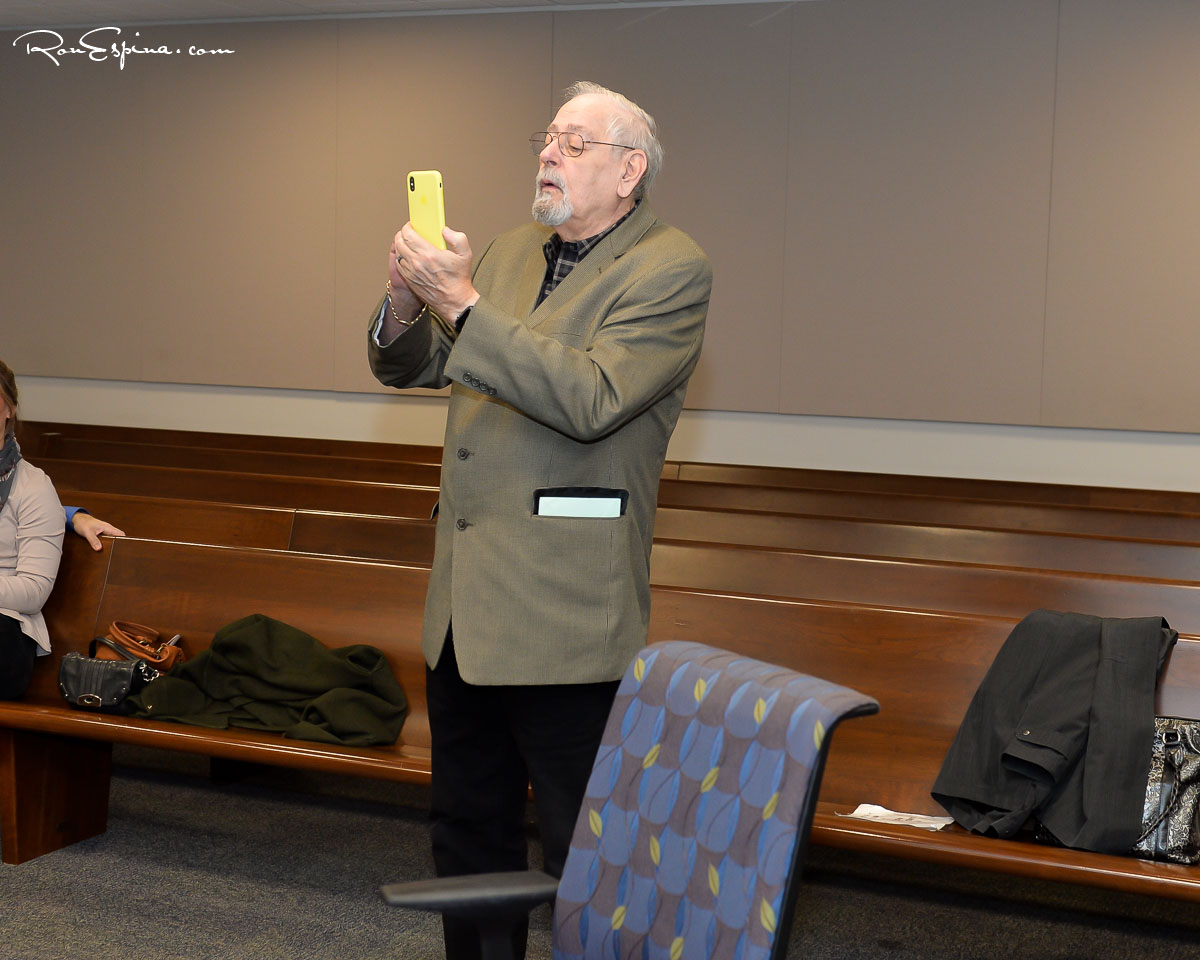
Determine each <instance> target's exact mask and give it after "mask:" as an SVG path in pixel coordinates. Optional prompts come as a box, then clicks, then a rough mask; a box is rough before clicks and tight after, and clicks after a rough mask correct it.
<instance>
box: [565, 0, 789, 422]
mask: <svg viewBox="0 0 1200 960" xmlns="http://www.w3.org/2000/svg"><path fill="white" fill-rule="evenodd" d="M802 6H803V5H802ZM791 16H792V13H791V10H790V8H789V7H786V6H781V5H779V4H762V5H758V4H754V5H738V6H729V7H714V6H699V7H696V8H692V9H685V8H681V7H671V8H666V9H658V10H646V9H632V10H620V11H606V12H597V13H590V12H579V13H560V14H556V15H555V18H554V91H555V94H556V97H557V96H558V95H559V94H561V91H562V89H563V88H564V87H565V86H567V85H568V84H570V83H571V82H572V81H574V80H594V81H596V82H598V83H602V84H604V85H605V86H609V87H612V88H614V89H616V90H619V91H621V92H622V93H625V94H626V95H628V96H630V97H632V98H633V99H634V100H636V101H638V102H639V103H641V105H642V106H643V107H645V108H646V109H647V110H649V111H650V113H652V114H653V115H654V117H655V119H656V120H657V121H658V124H659V133H660V135H661V138H662V141H663V146H664V148H665V150H666V163H665V165H664V167H663V174H662V178H661V180H659V181H658V182H657V183H656V184H655V186H654V189H653V191H652V194H651V196H650V201H651V203H652V204H653V205H654V209H655V210H656V212H657V213H658V214H659V215H660V216H661V217H662V218H663V219H664V220H666V221H667V222H669V223H671V224H673V225H674V226H677V227H679V228H681V229H683V230H685V231H687V232H688V233H689V234H691V235H692V237H694V238H695V240H696V241H697V242H698V243H699V244H700V246H702V247H703V248H704V250H705V251H706V252H707V253H708V255H709V257H710V258H711V259H712V262H713V274H714V280H713V296H712V302H711V304H710V308H709V318H708V328H707V331H706V333H705V344H704V352H703V355H702V357H701V361H700V366H699V367H698V368H697V370H696V373H695V375H694V376H693V377H692V382H691V385H690V387H689V390H688V396H687V405H688V406H689V407H694V408H704V409H722V410H768V411H775V410H778V408H779V363H778V348H779V338H780V315H781V302H780V298H781V294H782V290H781V279H780V278H781V276H782V274H783V272H784V261H783V239H784V203H783V199H784V197H785V195H786V177H785V174H786V169H787V148H788V144H787V123H786V117H787V58H788V42H789V30H788V27H789V24H790V22H791ZM557 102H558V101H557V99H556V101H555V104H556V105H557Z"/></svg>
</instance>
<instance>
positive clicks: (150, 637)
mask: <svg viewBox="0 0 1200 960" xmlns="http://www.w3.org/2000/svg"><path fill="white" fill-rule="evenodd" d="M108 632H109V635H110V636H111V637H112V638H113V639H114V640H116V641H118V642H122V641H123V642H125V643H128V644H131V645H136V646H140V647H150V648H151V649H154V648H155V646H156V645H157V644H158V637H159V633H158V631H157V630H155V629H154V628H153V627H147V626H145V625H144V624H141V623H134V622H133V621H132V620H114V621H113V622H112V624H111V625H110V626H109V628H108Z"/></svg>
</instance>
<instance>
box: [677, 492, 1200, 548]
mask: <svg viewBox="0 0 1200 960" xmlns="http://www.w3.org/2000/svg"><path fill="white" fill-rule="evenodd" d="M658 504H659V506H660V507H663V506H669V507H708V508H718V509H737V510H747V511H753V512H758V513H777V514H792V515H802V516H820V517H841V518H847V519H859V520H886V521H892V522H899V523H920V524H935V525H938V526H948V527H973V528H977V529H984V530H1016V531H1031V532H1041V533H1070V534H1077V535H1086V536H1098V537H1126V538H1132V539H1139V540H1156V541H1162V542H1166V543H1197V542H1200V540H1197V538H1198V537H1200V515H1196V514H1189V513H1176V512H1171V511H1149V510H1130V509H1122V508H1117V507H1088V506H1072V505H1069V504H1025V503H1004V502H999V501H988V500H971V499H964V498H957V497H938V496H923V495H917V494H907V493H869V492H866V493H864V492H844V491H827V490H804V489H795V488H789V487H761V486H754V485H749V484H727V483H706V482H698V481H689V480H669V479H667V480H663V481H661V483H660V484H659V488H658Z"/></svg>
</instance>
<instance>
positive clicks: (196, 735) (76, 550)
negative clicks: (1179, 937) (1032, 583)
mask: <svg viewBox="0 0 1200 960" xmlns="http://www.w3.org/2000/svg"><path fill="white" fill-rule="evenodd" d="M109 547H110V549H107V550H106V551H105V552H104V553H100V554H97V553H93V552H91V551H89V550H87V549H86V545H84V544H83V543H82V541H78V542H69V543H68V546H67V550H66V555H65V562H64V569H63V573H62V579H61V581H60V586H66V587H67V588H69V589H67V590H65V591H59V590H56V592H55V596H54V597H53V598H52V602H51V604H50V605H49V606H48V608H47V611H46V613H47V618H48V620H49V622H50V624H51V628H52V631H53V634H54V637H55V645H56V650H55V654H54V655H53V656H52V657H48V658H43V660H42V661H41V662H39V664H38V666H37V670H36V675H35V681H34V686H33V689H32V690H31V691H30V693H29V695H28V696H27V697H26V698H25V699H24V700H22V701H16V702H10V703H3V704H0V813H2V817H3V819H2V820H0V835H2V837H3V845H4V860H5V861H6V862H10V863H18V862H22V861H24V860H28V859H30V858H32V857H35V856H39V855H41V854H42V853H45V852H48V851H50V850H53V849H57V848H58V847H60V846H63V845H65V844H68V843H72V842H75V841H77V840H80V839H83V838H85V837H87V836H93V835H95V834H97V833H99V832H101V831H103V829H104V823H105V817H106V810H107V796H108V785H109V773H110V762H111V759H110V757H111V753H110V751H111V744H112V743H114V742H116V743H130V744H137V745H143V746H155V747H163V748H167V749H175V750H182V751H186V752H191V753H196V754H202V755H207V756H211V757H216V758H222V759H230V760H239V761H250V762H258V763H266V764H273V765H278V766H287V767H298V768H303V769H312V770H322V771H332V772H339V773H347V774H354V775H360V776H367V777H373V778H380V779H392V780H415V781H421V780H424V779H426V778H427V777H428V772H429V740H428V718H427V715H426V714H425V709H424V695H423V671H424V665H423V661H422V660H421V657H420V652H419V647H418V643H417V637H418V636H419V625H420V618H421V612H422V605H423V594H424V588H425V577H426V572H425V571H424V570H421V569H419V568H413V567H406V566H403V565H398V564H385V563H364V562H361V561H353V560H347V559H339V558H331V557H313V556H308V555H304V554H297V553H288V552H284V551H270V550H255V549H247V548H230V547H213V546H200V545H194V544H174V543H164V542H158V541H139V540H135V539H129V540H124V541H121V540H118V541H113V542H111V543H110V545H109ZM653 593H654V602H653V612H652V623H651V629H650V639H651V640H666V639H687V640H697V641H701V642H704V643H709V644H712V645H715V646H720V647H725V648H727V649H732V650H737V651H740V652H743V653H746V654H748V655H751V656H756V657H760V658H762V659H766V660H770V661H774V662H778V663H782V664H784V665H787V666H791V667H794V668H796V669H799V670H803V671H806V672H810V673H814V674H817V675H819V676H824V677H827V678H829V679H831V680H834V681H836V682H839V683H844V684H847V685H851V686H854V687H855V688H857V689H860V690H863V691H864V692H867V693H870V694H871V695H873V696H875V697H877V698H878V699H879V700H880V702H881V704H882V712H881V713H880V715H879V716H878V717H873V718H870V719H868V720H865V721H862V722H860V723H858V724H852V725H848V726H847V728H846V729H845V730H843V731H841V732H840V733H839V735H838V738H837V740H836V742H835V743H834V747H833V750H832V753H831V755H830V759H829V766H828V767H827V770H826V773H825V779H824V783H823V787H822V792H821V803H820V809H819V813H818V816H817V819H816V822H815V824H814V828H813V834H812V838H813V841H814V842H816V843H823V844H830V845H835V846H843V847H850V848H853V849H857V850H861V851H866V852H872V853H881V854H888V855H894V856H903V857H912V858H916V859H922V860H930V861H933V862H938V863H945V864H949V865H956V866H964V867H976V868H982V869H988V870H996V871H1002V872H1007V873H1012V874H1016V875H1025V876H1037V877H1043V878H1050V879H1057V880H1063V881H1067V882H1073V883H1083V884H1090V885H1096V886H1104V887H1112V888H1116V889H1121V890H1126V891H1132V892H1140V893H1146V894H1153V895H1161V896H1169V897H1174V898H1179V899H1190V900H1200V870H1197V869H1196V868H1189V867H1180V866H1177V865H1171V864H1164V863H1153V862H1148V861H1142V860H1137V859H1134V858H1125V857H1113V856H1105V855H1100V854H1092V853H1086V852H1077V851H1069V850H1061V849H1057V848H1050V847H1045V846H1040V845H1037V844H1034V843H1029V842H1024V841H1002V840H991V839H987V838H981V837H975V836H971V835H969V834H966V833H964V832H963V831H961V830H958V829H957V828H954V829H951V830H948V831H943V832H940V833H936V834H931V833H926V832H924V831H918V830H915V829H904V828H898V827H887V826H882V825H878V824H872V823H868V822H865V821H855V820H847V819H845V818H842V817H839V816H837V814H838V813H844V812H848V811H849V810H851V809H853V807H854V806H856V805H857V804H858V803H861V802H871V803H879V804H882V805H884V806H887V807H890V808H892V809H896V810H902V811H912V812H925V813H935V812H938V808H937V806H936V804H934V803H933V801H932V799H931V798H930V797H929V795H928V792H929V787H930V785H931V784H932V781H933V778H934V776H935V775H936V772H937V769H938V767H939V766H940V763H941V760H942V757H943V756H944V754H945V750H946V748H947V747H948V745H949V743H950V741H951V739H952V738H953V736H954V733H955V731H956V729H957V725H958V723H959V721H960V720H961V718H962V715H963V713H964V711H965V709H966V705H967V703H968V701H969V699H970V697H971V695H972V694H973V692H974V689H975V687H976V685H977V684H978V682H979V680H980V679H981V678H982V676H983V674H984V672H985V671H986V669H987V667H988V665H989V664H990V663H991V660H992V658H993V657H994V655H995V653H996V651H997V650H998V649H999V647H1000V645H1001V643H1002V642H1003V640H1004V638H1005V636H1006V635H1007V633H1008V632H1009V630H1010V629H1011V628H1012V625H1013V624H1014V622H1015V617H1004V616H984V615H973V614H967V613H946V612H941V611H936V610H917V609H905V608H903V607H898V606H891V605H887V604H870V603H863V602H856V603H846V602H836V601H830V600H803V599H796V598H789V597H771V596H752V595H738V593H737V592H736V591H714V590H705V589H697V588H675V587H664V586H658V587H655V588H654V591H653ZM252 612H262V613H266V614H268V615H272V616H276V617H279V618H280V619H283V620H286V621H287V622H289V623H293V624H295V625H296V626H299V627H301V628H303V629H306V630H308V631H309V632H310V633H312V634H313V635H315V636H317V637H318V638H320V639H322V640H324V641H325V642H326V643H328V644H330V645H340V644H341V643H350V642H371V643H374V644H375V645H376V646H379V647H381V649H383V650H384V651H385V653H386V654H387V656H388V659H389V661H390V662H391V663H392V665H393V668H394V669H395V670H396V673H397V676H398V677H399V678H400V681H401V683H402V685H403V686H404V688H405V691H406V692H407V694H408V696H409V700H410V707H411V712H410V714H409V717H408V719H407V721H406V723H405V727H404V730H403V731H402V734H401V738H400V740H399V742H398V743H397V744H396V745H395V746H394V747H386V748H380V747H377V748H338V747H330V746H326V745H323V744H315V743H306V742H303V741H294V740H286V739H284V738H282V737H277V736H273V735H269V734H260V733H255V732H252V731H243V730H228V731H213V730H208V729H205V728H199V727H188V726H184V725H178V724H169V723H153V722H147V721H141V720H134V719H130V718H124V717H113V716H105V715H99V714H91V713H86V712H82V711H76V710H72V709H70V708H68V707H66V706H65V705H64V704H63V703H62V701H61V699H60V698H59V697H58V694H57V691H56V689H55V682H54V680H55V673H56V662H57V659H58V657H60V656H61V655H62V654H63V653H65V652H67V651H68V650H71V649H75V650H82V649H83V648H84V647H86V644H87V640H88V639H89V638H90V636H91V635H93V634H94V633H95V632H97V631H99V630H100V629H101V628H102V627H103V626H104V625H105V624H107V622H108V621H110V620H111V619H114V618H126V617H132V616H134V615H135V614H136V618H138V619H143V620H145V621H146V622H149V623H150V624H152V625H155V626H158V627H160V628H162V629H169V630H177V631H179V632H181V633H183V634H184V637H185V639H186V642H187V643H188V644H189V646H190V647H191V648H192V650H193V652H194V651H196V650H198V649H201V648H203V646H204V645H205V644H206V643H207V642H208V640H209V638H210V637H211V635H212V633H213V632H214V631H215V630H216V629H217V628H218V627H220V626H221V625H223V624H224V623H226V622H228V621H230V620H232V619H235V618H237V617H239V616H242V615H244V614H246V613H252ZM1198 691H1200V640H1197V639H1196V638H1195V637H1187V638H1185V639H1183V640H1181V641H1180V644H1179V645H1178V646H1177V648H1176V650H1175V652H1174V653H1173V655H1172V657H1171V659H1170V661H1169V663H1168V667H1167V671H1166V675H1165V679H1164V681H1163V684H1162V686H1161V689H1160V694H1159V710H1160V712H1162V713H1165V714H1172V715H1178V716H1192V717H1195V716H1200V694H1198Z"/></svg>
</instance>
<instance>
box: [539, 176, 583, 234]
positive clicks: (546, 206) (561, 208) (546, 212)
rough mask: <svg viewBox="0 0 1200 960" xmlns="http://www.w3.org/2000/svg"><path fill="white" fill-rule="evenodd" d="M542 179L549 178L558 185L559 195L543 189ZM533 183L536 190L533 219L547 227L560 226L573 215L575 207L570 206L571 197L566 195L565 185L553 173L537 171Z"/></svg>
mask: <svg viewBox="0 0 1200 960" xmlns="http://www.w3.org/2000/svg"><path fill="white" fill-rule="evenodd" d="M543 180H549V181H550V182H551V183H553V184H554V185H555V186H556V187H558V189H559V190H560V191H561V196H559V197H555V196H554V194H552V193H550V192H549V191H548V190H544V189H543V188H542V181H543ZM534 184H535V191H536V192H535V193H534V195H533V219H534V220H536V221H537V222H538V223H541V224H544V225H546V226H547V227H560V226H562V225H563V224H564V223H566V222H567V221H568V220H570V219H571V217H573V216H574V215H575V209H574V207H572V206H571V198H570V197H569V196H567V188H566V185H565V184H564V183H563V182H562V180H560V179H559V178H558V177H557V176H556V175H555V174H553V173H551V172H549V171H547V172H545V173H542V172H541V171H538V176H537V179H536V180H535V181H534Z"/></svg>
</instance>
